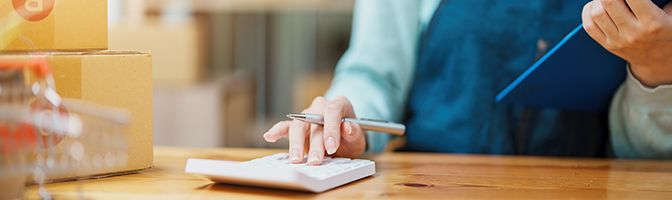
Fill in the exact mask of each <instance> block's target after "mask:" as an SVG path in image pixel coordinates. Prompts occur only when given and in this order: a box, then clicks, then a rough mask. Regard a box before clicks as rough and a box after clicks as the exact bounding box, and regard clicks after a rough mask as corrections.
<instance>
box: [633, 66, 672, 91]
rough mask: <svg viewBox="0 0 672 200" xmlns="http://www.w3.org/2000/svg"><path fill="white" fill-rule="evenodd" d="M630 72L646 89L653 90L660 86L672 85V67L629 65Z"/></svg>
mask: <svg viewBox="0 0 672 200" xmlns="http://www.w3.org/2000/svg"><path fill="white" fill-rule="evenodd" d="M630 71H631V72H632V75H633V76H634V77H635V78H636V79H637V80H639V82H641V83H642V85H644V86H646V87H650V88H655V87H658V86H660V85H665V84H672V66H645V65H636V64H630Z"/></svg>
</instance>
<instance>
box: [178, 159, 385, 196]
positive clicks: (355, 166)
mask: <svg viewBox="0 0 672 200" xmlns="http://www.w3.org/2000/svg"><path fill="white" fill-rule="evenodd" d="M184 171H185V172H187V173H191V174H198V175H202V176H205V177H207V178H208V179H210V180H212V181H214V182H218V183H228V184H239V185H249V186H261V187H272V188H284V189H292V190H302V191H310V192H316V193H319V192H323V191H326V190H329V189H332V188H335V187H338V186H341V185H344V184H347V183H350V182H353V181H355V180H358V179H361V178H364V177H367V176H371V175H373V174H375V173H376V165H375V163H374V162H373V161H370V160H361V159H349V158H325V160H324V161H323V162H322V164H321V165H318V166H312V165H307V164H306V163H301V164H292V163H291V162H290V161H289V156H288V155H287V153H278V154H274V155H270V156H266V157H261V158H257V159H254V160H250V161H246V162H231V161H222V160H206V159H194V158H192V159H189V160H187V166H186V167H185V169H184Z"/></svg>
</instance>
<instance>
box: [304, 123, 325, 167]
mask: <svg viewBox="0 0 672 200" xmlns="http://www.w3.org/2000/svg"><path fill="white" fill-rule="evenodd" d="M323 141H324V132H323V128H322V126H319V125H315V124H313V125H311V127H310V150H309V151H308V161H307V163H308V164H309V165H319V164H320V163H322V160H323V159H324V142H323Z"/></svg>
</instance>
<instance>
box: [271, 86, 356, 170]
mask: <svg viewBox="0 0 672 200" xmlns="http://www.w3.org/2000/svg"><path fill="white" fill-rule="evenodd" d="M303 113H311V114H319V115H322V116H324V126H320V125H315V124H309V123H306V122H302V121H298V120H293V121H282V122H278V123H277V124H275V125H274V126H273V127H272V128H271V129H270V130H268V132H266V133H265V134H264V139H265V140H266V141H267V142H275V141H277V140H278V139H280V138H284V137H289V157H290V160H291V161H292V162H294V163H300V162H303V157H304V155H305V154H306V152H308V161H307V162H308V164H310V165H319V164H320V163H322V160H323V159H324V155H325V151H326V153H327V154H330V155H331V154H333V155H335V156H338V157H351V158H352V157H357V156H360V155H361V154H362V153H364V149H365V148H366V136H365V135H364V131H362V129H361V128H360V127H359V125H357V124H355V123H349V122H342V121H341V119H343V118H344V117H350V118H356V116H355V112H354V111H353V108H352V105H351V104H350V101H348V99H346V98H345V97H337V98H335V99H334V100H327V99H325V98H323V97H317V98H315V100H313V103H312V105H310V107H309V108H308V109H306V110H304V111H303Z"/></svg>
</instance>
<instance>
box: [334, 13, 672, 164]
mask: <svg viewBox="0 0 672 200" xmlns="http://www.w3.org/2000/svg"><path fill="white" fill-rule="evenodd" d="M439 3H440V0H418V1H410V0H365V1H357V2H356V5H355V13H354V18H355V20H354V23H353V32H352V39H351V43H350V49H348V51H347V52H346V54H345V55H344V56H343V58H342V59H341V61H340V62H339V64H338V66H337V69H336V75H335V78H334V81H333V84H332V86H331V88H330V90H329V91H328V92H327V95H326V96H327V97H328V98H329V97H335V96H345V97H347V98H348V99H349V100H350V101H351V103H352V105H353V106H354V110H355V112H356V114H357V116H358V117H365V118H379V119H386V120H391V121H401V120H402V119H403V116H404V115H405V113H404V108H405V105H406V103H407V100H408V99H407V96H408V93H409V89H410V86H411V84H412V79H413V73H414V69H415V67H416V66H415V64H416V59H417V58H416V57H417V55H416V54H417V48H418V47H417V46H418V44H417V43H418V38H419V37H420V34H421V32H422V31H423V30H425V28H426V26H427V24H428V23H429V21H430V20H431V17H432V15H433V13H434V10H436V7H437V5H438V4H439ZM613 102H614V103H613V104H612V107H611V111H610V128H611V130H610V132H611V143H612V147H613V151H614V153H615V155H616V156H619V157H628V158H671V157H672V86H661V87H658V88H656V89H649V88H645V87H643V86H642V85H641V84H640V83H639V81H637V80H636V79H635V78H634V77H633V76H632V75H629V76H628V78H627V79H626V82H625V83H624V84H623V86H622V87H621V88H620V89H619V91H618V92H617V94H616V95H615V97H614V101H613ZM367 139H368V144H369V147H368V148H369V150H371V151H374V152H380V151H383V150H384V149H385V147H386V144H387V141H388V140H389V136H388V135H385V134H376V133H370V134H368V137H367Z"/></svg>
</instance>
